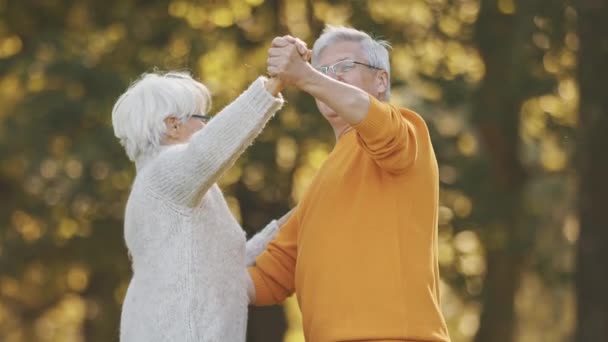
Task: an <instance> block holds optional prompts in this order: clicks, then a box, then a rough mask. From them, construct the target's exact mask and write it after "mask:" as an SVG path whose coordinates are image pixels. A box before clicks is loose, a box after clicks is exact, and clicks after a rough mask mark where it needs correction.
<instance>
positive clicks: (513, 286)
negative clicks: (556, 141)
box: [473, 1, 535, 342]
mask: <svg viewBox="0 0 608 342" xmlns="http://www.w3.org/2000/svg"><path fill="white" fill-rule="evenodd" d="M534 2H535V1H529V2H528V1H527V2H526V3H525V4H523V3H522V2H519V3H518V7H517V8H516V11H514V12H511V13H509V12H508V11H507V14H505V9H504V8H503V9H502V12H501V10H499V8H498V7H497V5H498V4H497V2H496V1H482V2H481V9H480V13H479V18H478V20H477V24H476V28H475V30H476V32H475V40H476V43H477V46H478V49H479V51H480V53H481V57H482V58H483V61H484V63H485V69H486V71H485V76H484V79H483V80H482V83H481V85H480V88H479V90H478V92H477V94H476V96H475V98H474V100H473V106H474V107H473V115H474V122H475V124H476V125H477V128H478V131H479V134H480V139H481V143H482V146H483V148H484V149H485V151H484V152H485V155H486V156H487V159H488V163H489V165H488V168H487V169H486V170H485V171H484V172H486V173H488V175H487V177H483V179H484V185H483V187H482V193H479V194H477V196H478V199H477V200H476V202H477V203H480V204H479V205H478V208H477V209H476V210H479V211H480V212H481V216H482V220H481V221H480V222H482V224H483V226H482V227H483V231H482V232H481V236H482V239H483V240H484V245H485V246H486V252H487V256H486V262H487V264H486V275H485V280H484V287H483V291H482V297H483V299H482V300H483V308H482V313H481V317H480V326H479V330H478V331H477V335H476V336H475V341H476V342H511V341H513V336H514V330H515V322H516V315H515V309H514V297H515V294H516V292H517V289H518V287H519V281H520V277H521V272H522V264H523V260H524V257H525V255H524V251H525V246H526V245H527V244H528V243H529V241H528V239H529V238H527V234H526V232H525V226H524V224H525V216H526V214H525V210H524V207H523V200H522V198H523V190H524V186H525V183H526V179H527V175H526V172H525V170H524V167H523V165H522V163H521V161H520V159H519V156H518V150H519V141H520V135H519V120H520V119H519V110H520V108H521V104H522V102H523V101H524V100H525V98H526V97H528V96H529V95H528V94H527V90H528V88H527V87H528V86H529V83H530V82H529V80H528V76H527V75H528V74H527V73H526V72H525V66H526V65H527V62H528V61H527V59H526V50H525V45H526V43H527V41H529V39H530V36H529V35H528V34H527V32H528V31H527V30H528V29H529V25H530V24H531V23H532V20H531V19H532V18H531V16H532V15H531V11H530V6H532V5H533V3H534ZM520 4H521V5H520Z"/></svg>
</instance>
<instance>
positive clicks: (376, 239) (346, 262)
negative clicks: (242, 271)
mask: <svg viewBox="0 0 608 342" xmlns="http://www.w3.org/2000/svg"><path fill="white" fill-rule="evenodd" d="M298 44H299V40H297V39H294V38H292V37H289V36H286V37H281V38H276V39H275V40H274V41H273V46H272V48H271V49H270V50H269V58H268V72H269V74H270V75H272V76H276V77H278V78H279V79H280V80H282V81H283V82H284V84H286V85H292V86H295V87H297V88H298V89H300V90H302V91H305V92H307V93H309V94H310V95H312V96H313V97H314V98H315V100H316V102H317V106H318V108H319V110H320V111H321V113H322V114H323V116H324V117H325V118H326V119H327V121H328V122H329V124H330V125H331V126H332V128H333V130H334V132H335V134H336V140H337V142H336V145H335V147H334V149H333V151H332V152H331V154H330V155H329V157H328V159H327V160H326V161H325V163H324V164H323V166H322V167H321V169H320V170H319V171H318V174H317V175H316V177H315V179H314V180H313V182H312V184H311V185H310V187H309V188H308V190H307V192H306V193H305V195H304V196H303V198H302V200H301V202H300V203H299V205H298V207H297V209H296V211H295V213H294V214H293V215H292V216H291V217H290V219H289V220H288V221H287V222H286V223H285V225H284V226H283V227H282V228H281V231H280V232H279V234H278V235H277V236H276V238H275V239H274V240H273V241H272V242H271V243H270V244H269V245H268V247H267V249H266V251H265V252H264V253H262V254H261V255H260V256H259V257H258V258H257V260H256V266H254V267H251V268H249V272H250V275H251V278H252V279H253V283H254V284H253V285H254V288H255V303H254V304H256V305H268V304H275V303H280V302H282V301H283V300H284V299H285V298H286V297H287V296H289V295H291V294H292V293H293V292H294V291H295V292H296V295H297V298H298V302H299V305H300V308H301V310H302V318H303V327H304V334H305V337H306V340H307V341H312V342H329V341H449V340H450V339H449V336H448V331H447V328H446V324H445V321H444V318H443V316H442V314H441V311H440V306H439V271H438V263H437V209H438V187H439V185H438V171H437V160H436V158H435V154H434V152H433V147H432V145H431V140H430V137H429V132H428V129H427V126H426V124H425V122H424V121H423V119H422V118H421V117H420V116H419V115H418V114H416V113H414V112H413V111H411V110H408V109H401V108H395V107H393V106H391V105H389V104H387V103H386V102H383V101H386V100H387V99H388V97H389V92H390V85H389V82H390V76H389V70H390V69H389V58H388V50H387V47H388V44H387V43H386V42H383V41H377V40H374V39H372V38H371V37H370V36H369V35H368V34H366V33H364V32H361V31H358V30H355V29H352V28H345V27H328V28H326V29H325V31H324V32H323V34H322V35H321V36H320V37H319V39H318V40H317V41H316V42H315V44H314V47H313V51H312V65H310V64H308V63H307V62H305V61H303V59H302V58H301V57H300V54H299V53H298V51H297V46H298ZM313 66H314V67H313Z"/></svg>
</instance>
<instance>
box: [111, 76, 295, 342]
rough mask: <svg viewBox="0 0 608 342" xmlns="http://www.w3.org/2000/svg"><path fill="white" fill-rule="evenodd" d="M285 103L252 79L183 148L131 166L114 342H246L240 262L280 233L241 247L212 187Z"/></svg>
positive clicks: (270, 230) (269, 230) (269, 231)
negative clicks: (124, 269)
mask: <svg viewBox="0 0 608 342" xmlns="http://www.w3.org/2000/svg"><path fill="white" fill-rule="evenodd" d="M282 104H283V101H282V99H280V98H275V97H273V96H272V95H271V94H270V93H268V92H267V91H266V89H265V88H264V79H263V78H259V79H257V80H256V81H255V82H254V83H252V85H251V86H250V87H249V88H248V89H247V90H246V91H245V92H243V93H242V94H241V95H240V96H239V97H238V98H237V99H236V100H235V101H234V102H232V103H231V104H230V105H228V106H227V107H225V108H224V109H223V110H222V111H221V112H220V113H218V114H217V115H216V117H215V118H214V119H213V120H211V121H210V122H209V123H208V124H207V125H206V126H205V127H204V128H203V129H202V130H200V131H199V132H197V133H195V134H194V135H193V136H192V138H191V140H190V141H189V142H188V143H187V144H181V145H171V146H168V147H163V148H161V149H160V150H159V151H158V153H156V154H154V155H152V156H149V157H148V158H146V160H145V161H142V162H140V163H138V165H137V175H136V177H135V181H134V183H133V186H132V189H131V194H130V196H129V199H128V202H127V207H126V212H125V226H124V234H125V241H126V244H127V247H128V249H129V252H130V253H131V256H132V268H133V277H132V279H131V282H130V283H129V287H128V290H127V294H126V297H125V299H124V303H123V308H122V314H121V323H120V339H121V341H124V342H129V341H146V342H153V341H181V342H188V341H236V342H238V341H245V331H246V322H247V305H248V294H247V285H248V282H250V280H249V279H248V275H247V271H246V264H247V263H248V262H249V261H248V260H246V256H248V257H249V259H253V257H254V256H255V255H257V254H259V252H261V251H262V250H263V249H264V247H265V244H266V242H267V241H268V240H269V239H270V238H272V237H273V236H274V233H275V232H276V230H277V228H278V227H277V224H276V222H274V221H273V222H272V223H271V224H269V225H268V226H267V227H266V228H265V229H264V230H263V231H262V232H261V233H259V235H258V236H256V237H254V238H253V239H252V240H250V241H251V242H250V243H248V244H247V246H246V241H245V233H244V231H243V229H242V228H241V227H240V225H239V224H238V222H237V221H236V220H235V219H234V217H233V215H232V214H231V212H230V210H229V208H228V205H227V203H226V201H225V199H224V196H223V195H222V192H221V190H220V189H219V187H218V186H217V184H216V181H217V180H218V178H219V177H220V176H221V175H222V173H223V172H224V171H226V170H227V169H228V168H229V167H230V166H231V165H232V164H233V163H234V161H235V160H236V159H237V158H238V156H239V155H240V154H241V153H242V152H243V151H244V150H245V149H246V148H247V147H248V146H249V145H250V144H251V143H252V141H253V139H254V138H255V137H256V136H257V135H258V134H259V133H260V132H261V130H262V128H263V127H264V125H265V124H266V122H267V121H268V120H269V119H270V118H271V117H272V115H273V114H274V113H275V112H276V111H277V110H278V109H279V108H280V107H281V106H282ZM246 249H247V250H246ZM250 261H251V260H250Z"/></svg>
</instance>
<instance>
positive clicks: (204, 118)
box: [190, 114, 212, 123]
mask: <svg viewBox="0 0 608 342" xmlns="http://www.w3.org/2000/svg"><path fill="white" fill-rule="evenodd" d="M190 117H192V118H197V119H200V120H201V121H202V122H203V123H207V122H209V120H211V118H212V117H211V116H209V115H205V114H192V115H190Z"/></svg>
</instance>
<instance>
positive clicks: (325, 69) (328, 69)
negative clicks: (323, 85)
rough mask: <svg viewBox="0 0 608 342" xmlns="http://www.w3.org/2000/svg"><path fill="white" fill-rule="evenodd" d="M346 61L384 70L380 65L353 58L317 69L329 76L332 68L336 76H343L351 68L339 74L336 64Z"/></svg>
mask: <svg viewBox="0 0 608 342" xmlns="http://www.w3.org/2000/svg"><path fill="white" fill-rule="evenodd" d="M344 62H351V63H353V64H359V65H363V66H366V67H368V68H370V69H375V70H382V68H379V67H376V66H373V65H370V64H366V63H362V62H357V61H354V60H352V59H343V60H341V61H337V62H336V63H334V64H330V65H326V66H320V67H315V69H317V71H319V72H320V73H322V74H323V75H327V76H329V71H330V70H331V72H332V73H333V74H334V75H336V76H342V75H344V74H345V73H347V72H349V71H350V70H347V71H345V72H341V73H340V74H338V73H337V72H336V69H335V66H336V65H338V64H340V63H344ZM351 70H352V69H351Z"/></svg>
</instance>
